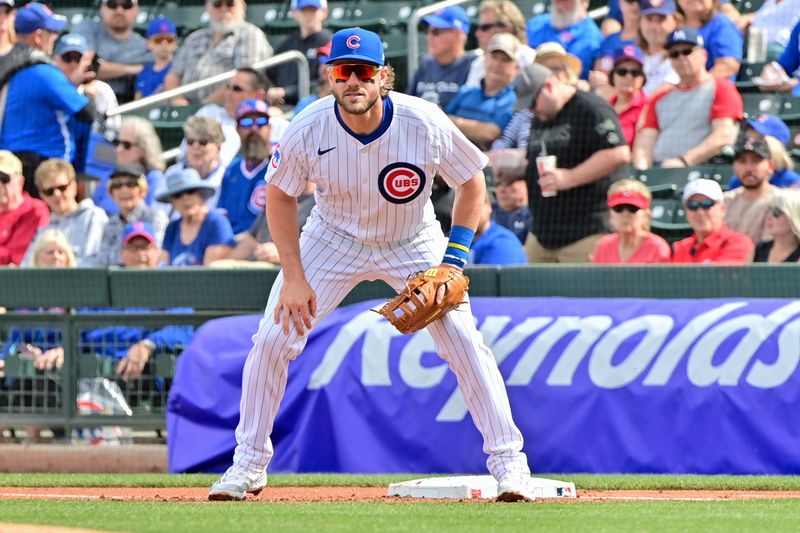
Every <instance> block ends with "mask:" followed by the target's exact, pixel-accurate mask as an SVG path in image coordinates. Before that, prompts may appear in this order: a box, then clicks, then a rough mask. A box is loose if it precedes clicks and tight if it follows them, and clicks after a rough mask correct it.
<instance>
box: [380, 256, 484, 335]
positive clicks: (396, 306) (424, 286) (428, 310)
mask: <svg viewBox="0 0 800 533" xmlns="http://www.w3.org/2000/svg"><path fill="white" fill-rule="evenodd" d="M442 285H444V286H445V291H444V298H442V301H441V302H439V303H437V302H436V292H437V291H438V290H439V287H441V286H442ZM468 288H469V278H468V277H467V276H465V275H464V273H463V272H462V271H461V270H460V269H459V268H456V267H453V266H449V265H446V264H443V265H439V266H437V267H433V268H429V269H428V270H426V271H425V272H421V273H419V274H417V275H416V276H414V277H413V278H411V279H410V280H409V281H408V283H407V284H406V288H405V290H403V292H401V293H400V294H398V295H397V296H395V297H394V298H393V299H392V300H391V301H389V302H388V303H387V304H386V305H384V306H383V307H381V308H380V310H378V312H379V313H380V314H382V315H383V316H385V317H386V320H388V321H389V322H390V323H391V324H392V325H393V326H394V327H396V328H397V331H399V332H400V333H403V334H407V333H414V332H415V331H419V330H421V329H422V328H424V327H425V326H427V325H428V324H430V323H431V322H433V321H434V320H437V319H439V318H441V317H443V316H444V315H445V314H447V313H448V312H449V311H452V310H453V309H455V308H456V307H458V306H459V305H460V304H462V303H463V302H464V296H465V295H466V293H467V289H468Z"/></svg>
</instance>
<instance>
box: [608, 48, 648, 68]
mask: <svg viewBox="0 0 800 533" xmlns="http://www.w3.org/2000/svg"><path fill="white" fill-rule="evenodd" d="M623 61H635V62H637V63H639V65H642V66H644V54H643V53H642V50H641V49H640V48H639V47H638V46H634V45H632V44H627V45H625V46H621V47H619V48H617V49H616V50H615V51H614V66H615V67H616V66H617V65H618V64H620V63H622V62H623Z"/></svg>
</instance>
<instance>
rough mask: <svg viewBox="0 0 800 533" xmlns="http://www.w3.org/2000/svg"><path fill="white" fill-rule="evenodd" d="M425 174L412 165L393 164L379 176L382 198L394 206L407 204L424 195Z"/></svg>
mask: <svg viewBox="0 0 800 533" xmlns="http://www.w3.org/2000/svg"><path fill="white" fill-rule="evenodd" d="M424 188H425V172H423V171H422V169H420V168H419V167H418V166H416V165H412V164H411V163H392V164H391V165H389V166H387V167H385V168H384V169H383V170H381V172H380V174H379V175H378V189H379V190H380V192H381V196H383V197H384V198H386V200H388V201H390V202H391V203H393V204H405V203H408V202H410V201H411V200H413V199H414V198H416V197H417V196H419V195H420V194H422V190H423V189H424Z"/></svg>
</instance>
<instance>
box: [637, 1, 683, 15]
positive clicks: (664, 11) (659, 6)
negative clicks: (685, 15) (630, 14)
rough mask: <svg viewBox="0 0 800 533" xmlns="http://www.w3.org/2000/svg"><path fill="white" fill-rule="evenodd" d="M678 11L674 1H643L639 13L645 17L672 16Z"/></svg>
mask: <svg viewBox="0 0 800 533" xmlns="http://www.w3.org/2000/svg"><path fill="white" fill-rule="evenodd" d="M675 11H677V9H676V8H675V2H674V1H673V0H642V1H641V3H640V4H639V13H640V14H641V15H642V16H644V15H672V14H673V13H675Z"/></svg>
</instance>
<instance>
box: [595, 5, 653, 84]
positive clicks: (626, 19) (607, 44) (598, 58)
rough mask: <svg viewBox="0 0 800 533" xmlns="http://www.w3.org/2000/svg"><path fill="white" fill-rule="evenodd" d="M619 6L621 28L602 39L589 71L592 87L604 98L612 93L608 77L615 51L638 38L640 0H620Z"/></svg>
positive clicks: (633, 43)
mask: <svg viewBox="0 0 800 533" xmlns="http://www.w3.org/2000/svg"><path fill="white" fill-rule="evenodd" d="M619 6H620V7H621V8H622V29H621V30H620V31H618V32H615V33H612V34H610V35H608V36H606V37H605V38H604V39H603V40H602V42H601V43H600V47H599V48H598V49H597V53H596V54H595V57H594V60H593V61H594V62H593V66H592V70H591V71H590V72H589V83H590V84H591V86H592V89H593V90H594V91H595V92H597V93H598V94H600V95H601V96H604V97H605V98H606V99H608V98H609V97H610V95H611V94H613V89H612V88H611V83H610V81H609V77H610V74H611V70H612V69H613V68H614V59H615V57H616V55H617V51H618V50H619V49H620V48H623V47H624V46H629V45H631V46H633V45H635V44H636V41H637V40H638V39H639V19H640V0H621V1H620V2H619Z"/></svg>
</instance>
